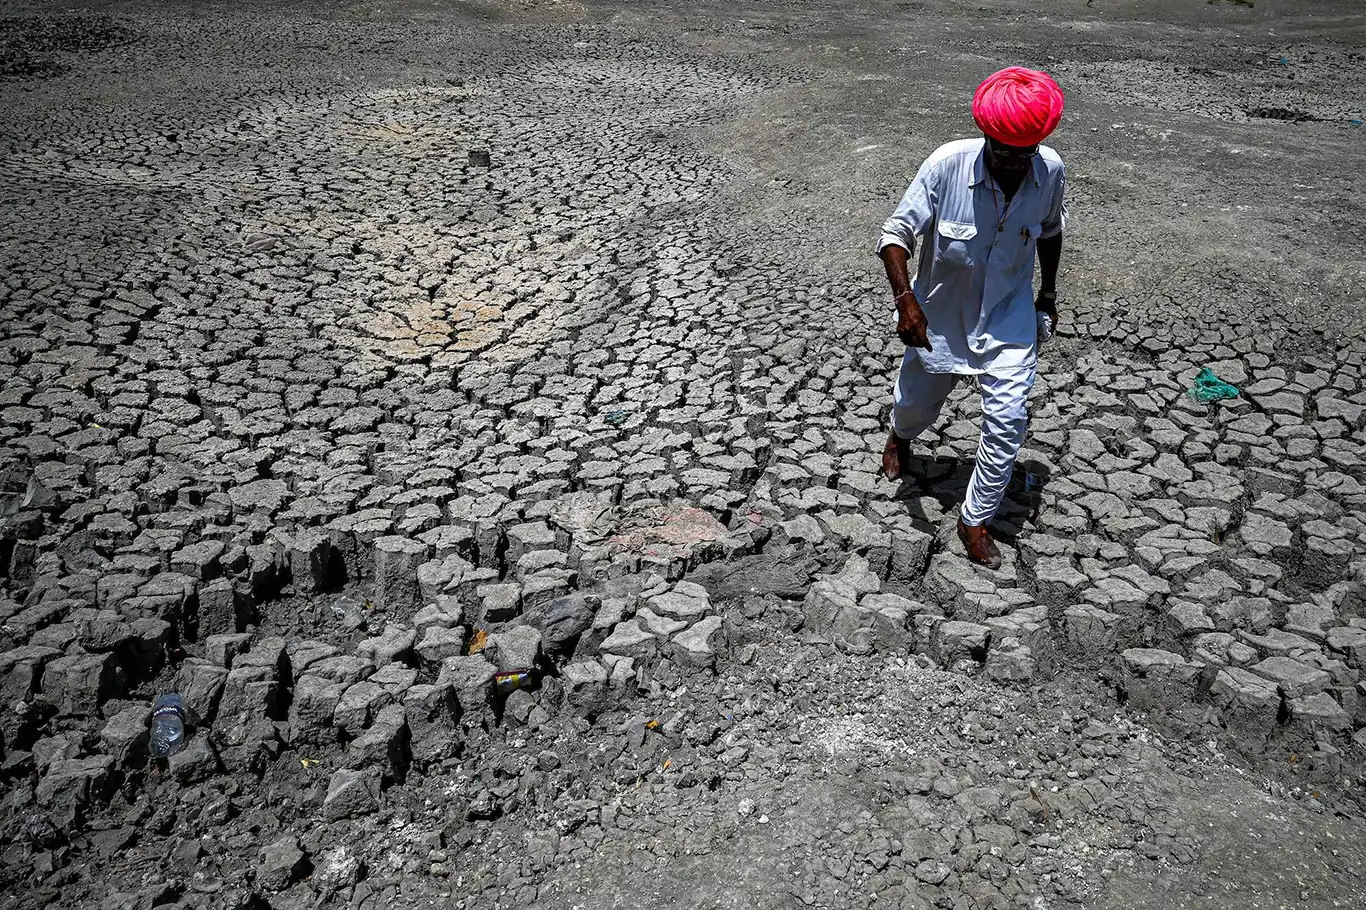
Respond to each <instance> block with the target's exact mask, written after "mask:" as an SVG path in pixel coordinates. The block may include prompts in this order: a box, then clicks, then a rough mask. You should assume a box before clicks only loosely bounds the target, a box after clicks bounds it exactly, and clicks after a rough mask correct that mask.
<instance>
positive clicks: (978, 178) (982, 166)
mask: <svg viewBox="0 0 1366 910" xmlns="http://www.w3.org/2000/svg"><path fill="white" fill-rule="evenodd" d="M1043 169H1044V163H1043V155H1035V156H1034V158H1033V159H1032V160H1031V161H1030V162H1029V177H1030V179H1031V180H1033V181H1034V185H1035V186H1041V185H1042V181H1041V180H1040V179H1039V173H1040V172H1041V171H1042V170H1043ZM990 178H991V174H990V173H988V172H987V141H986V140H985V139H983V140H982V150H981V151H979V152H978V153H977V160H976V161H974V162H973V163H972V182H971V183H969V184H968V186H969V187H974V186H977V185H978V184H981V183H986V182H987V181H988V180H989V179H990ZM992 182H993V183H994V182H995V181H992Z"/></svg>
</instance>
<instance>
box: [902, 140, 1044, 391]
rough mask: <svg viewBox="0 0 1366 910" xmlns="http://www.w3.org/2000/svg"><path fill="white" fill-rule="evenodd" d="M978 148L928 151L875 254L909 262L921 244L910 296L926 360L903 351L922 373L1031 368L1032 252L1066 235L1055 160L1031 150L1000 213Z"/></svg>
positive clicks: (982, 143)
mask: <svg viewBox="0 0 1366 910" xmlns="http://www.w3.org/2000/svg"><path fill="white" fill-rule="evenodd" d="M985 147H986V140H985V139H962V140H959V141H957V142H950V143H948V144H946V145H942V146H940V147H939V148H938V149H936V150H935V152H934V154H932V155H930V157H929V158H927V159H925V163H924V164H922V165H921V166H920V171H919V173H917V174H916V175H915V179H914V180H913V181H911V185H910V187H909V188H908V189H907V190H906V194H905V195H904V196H902V197H901V204H900V205H898V206H897V207H896V211H895V212H893V213H892V217H891V218H888V219H887V221H886V222H885V223H884V224H883V225H882V239H881V240H880V241H879V242H878V247H877V248H878V252H879V253H881V252H882V250H883V248H884V247H886V246H887V245H888V244H896V245H897V246H902V247H905V248H906V250H907V251H908V252H912V253H913V252H915V238H916V237H923V238H925V241H924V243H922V244H921V248H920V264H919V268H918V269H917V271H916V275H915V278H914V280H913V281H912V283H911V288H912V290H914V291H915V297H916V299H917V300H919V301H920V306H921V308H922V309H923V310H924V311H925V320H926V322H928V323H929V329H928V332H927V334H928V337H929V341H930V345H931V346H932V347H933V348H934V350H932V351H926V350H925V349H924V348H911V350H913V351H915V353H916V354H917V355H919V357H920V360H921V362H922V364H923V365H924V367H925V369H926V370H927V371H929V372H931V373H984V372H987V371H988V370H989V371H991V372H992V373H998V372H1005V371H1009V370H1013V369H1017V368H1030V367H1033V366H1034V363H1035V361H1036V360H1037V358H1038V343H1037V342H1038V337H1037V333H1038V326H1037V323H1036V321H1035V315H1034V247H1035V244H1036V243H1037V242H1038V240H1039V238H1041V237H1053V236H1056V235H1057V234H1060V233H1062V231H1063V228H1064V227H1066V226H1067V205H1066V204H1065V203H1064V202H1063V189H1064V185H1065V182H1066V181H1065V175H1064V172H1063V164H1062V159H1061V158H1059V157H1058V153H1057V152H1055V151H1053V150H1052V149H1051V148H1048V147H1047V146H1042V145H1041V146H1039V154H1037V155H1035V156H1034V159H1033V164H1032V167H1031V169H1030V171H1029V172H1028V173H1027V174H1026V175H1025V178H1024V180H1022V181H1021V182H1020V188H1019V189H1018V190H1017V191H1016V192H1015V196H1014V197H1013V198H1012V199H1011V200H1010V206H1009V208H1007V207H1006V202H1005V194H1004V193H1003V192H1002V191H1001V188H1000V187H999V186H997V184H996V181H995V180H994V179H993V178H992V176H991V174H990V173H989V172H988V171H987V168H986V160H985V158H984V150H985ZM998 226H999V230H998Z"/></svg>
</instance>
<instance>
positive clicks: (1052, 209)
mask: <svg viewBox="0 0 1366 910" xmlns="http://www.w3.org/2000/svg"><path fill="white" fill-rule="evenodd" d="M1066 189H1067V172H1066V171H1065V170H1063V169H1062V168H1061V167H1059V169H1058V181H1057V185H1056V186H1055V187H1054V189H1053V201H1052V203H1051V204H1050V205H1049V207H1048V217H1047V218H1045V219H1044V222H1043V229H1042V230H1041V231H1040V232H1039V236H1040V237H1041V238H1042V237H1056V236H1058V235H1059V234H1061V233H1062V232H1063V231H1064V230H1066V229H1067V200H1066V199H1064V198H1063V195H1064V191H1065V190H1066Z"/></svg>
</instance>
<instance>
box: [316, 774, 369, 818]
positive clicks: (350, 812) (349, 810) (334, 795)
mask: <svg viewBox="0 0 1366 910" xmlns="http://www.w3.org/2000/svg"><path fill="white" fill-rule="evenodd" d="M378 809H379V775H378V773H377V772H375V771H353V770H348V769H345V768H343V769H341V770H338V771H334V772H333V773H332V777H331V779H330V780H329V781H328V782H327V796H326V797H325V798H324V799H323V817H324V818H326V819H328V820H329V821H337V820H339V819H343V818H361V817H363V816H366V815H370V814H372V813H374V812H376V811H378Z"/></svg>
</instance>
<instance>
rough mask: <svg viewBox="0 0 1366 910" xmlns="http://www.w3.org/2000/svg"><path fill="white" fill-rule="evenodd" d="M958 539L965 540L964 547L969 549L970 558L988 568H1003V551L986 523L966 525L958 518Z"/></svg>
mask: <svg viewBox="0 0 1366 910" xmlns="http://www.w3.org/2000/svg"><path fill="white" fill-rule="evenodd" d="M958 539H959V540H961V541H963V549H965V550H967V551H968V559H971V560H972V561H973V562H975V563H978V564H979V565H983V566H986V567H987V568H988V569H999V568H1001V551H1000V550H999V549H998V548H997V546H996V541H994V540H992V539H991V532H990V531H988V530H987V526H986V525H976V526H974V525H965V524H963V519H961V518H960V519H958Z"/></svg>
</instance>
